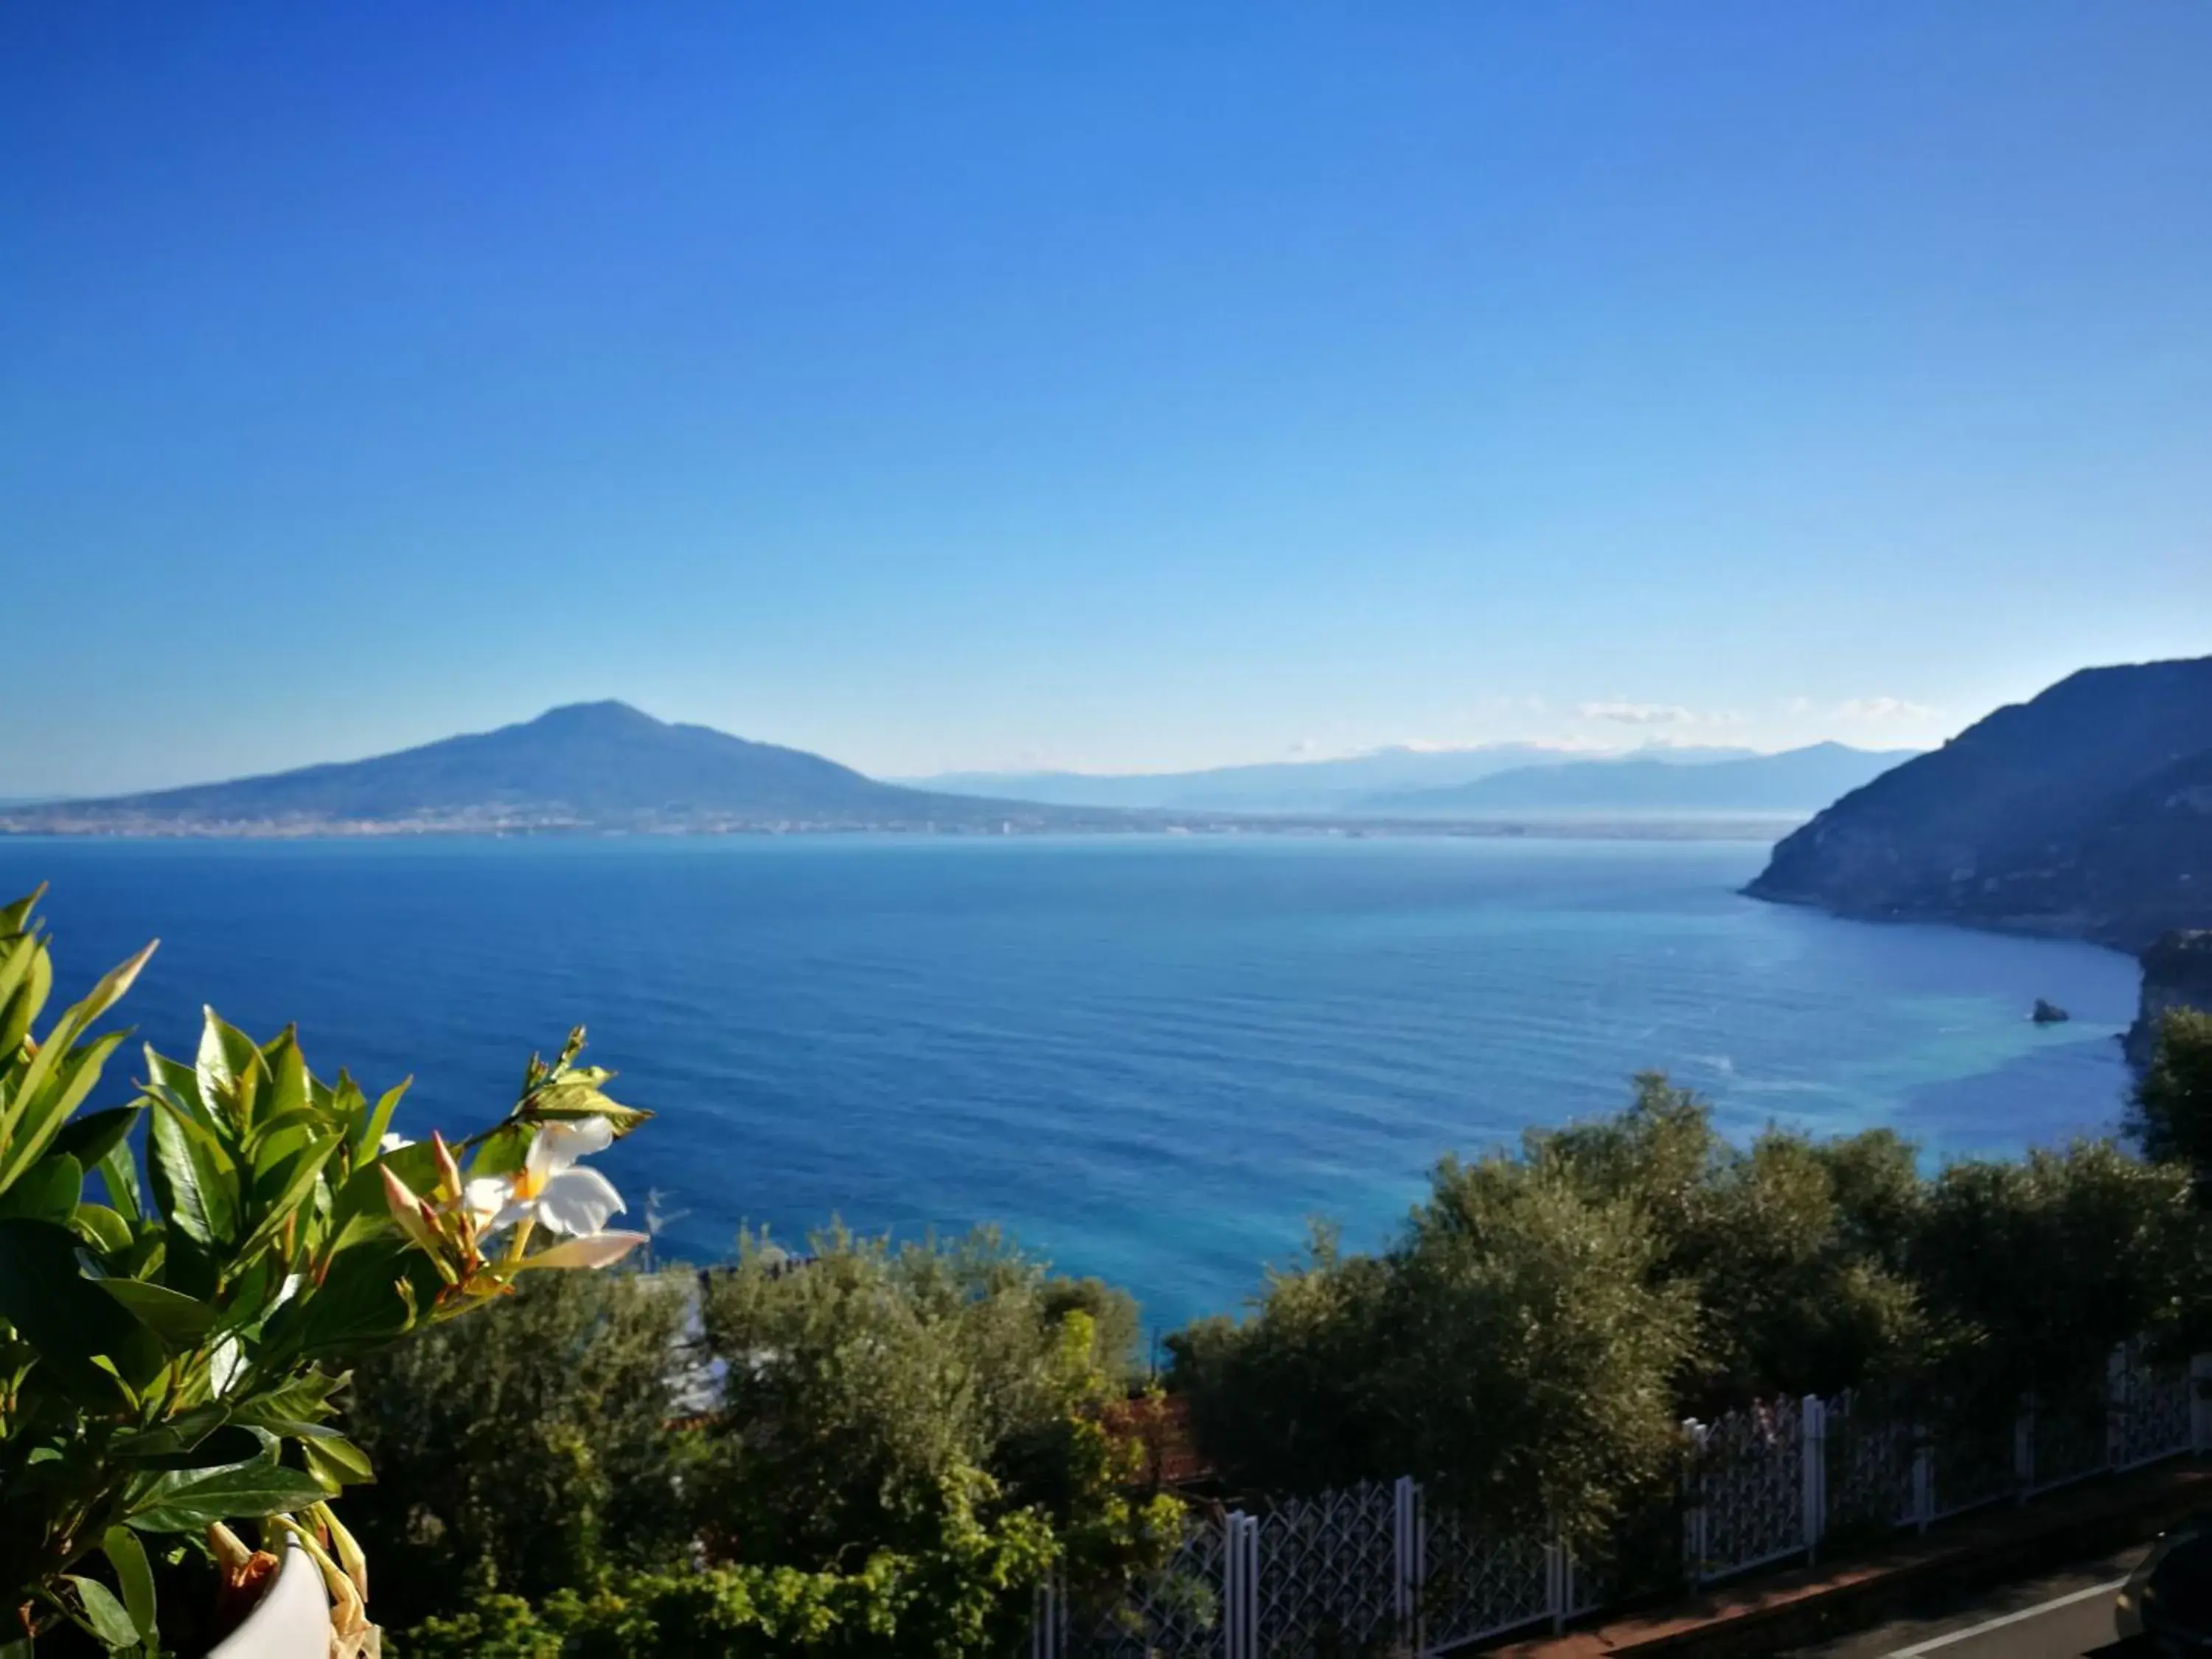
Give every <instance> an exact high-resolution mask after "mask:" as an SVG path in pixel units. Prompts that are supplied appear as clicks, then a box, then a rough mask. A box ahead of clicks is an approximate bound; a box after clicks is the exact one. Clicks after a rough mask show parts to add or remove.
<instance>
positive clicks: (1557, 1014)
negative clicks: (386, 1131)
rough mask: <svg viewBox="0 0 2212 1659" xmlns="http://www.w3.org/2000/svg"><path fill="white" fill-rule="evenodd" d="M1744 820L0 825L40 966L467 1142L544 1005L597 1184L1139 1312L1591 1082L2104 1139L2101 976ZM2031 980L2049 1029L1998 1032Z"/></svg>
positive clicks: (1791, 1118)
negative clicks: (583, 1031) (1036, 1255)
mask: <svg viewBox="0 0 2212 1659" xmlns="http://www.w3.org/2000/svg"><path fill="white" fill-rule="evenodd" d="M1763 858H1764V849H1763V848H1759V847H1755V846H1750V845H1746V844H1742V843H1725V844H1723V843H1711V844H1701V843H1692V844H1657V843H1633V842H1534V841H1528V842H1519V841H1474V840H1464V841H1463V840H1449V839H1443V838H1438V839H1433V840H1368V841H1338V840H1308V839H1291V838H1276V837H1267V838H1253V839H1244V840H1214V839H1206V840H1199V839H1171V838H1100V839H1085V840H1060V839H1047V838H1038V839H1023V838H1013V839H1006V840H995V839H994V840H957V839H944V840H930V839H919V838H904V837H882V838H873V837H848V838H822V839H812V838H808V839H796V838H795V839H790V840H782V841H770V840H753V839H728V840H673V839H671V840H623V841H537V842H529V841H509V842H495V841H412V842H357V841H356V842H91V841H29V840H17V841H0V892H7V893H13V892H15V891H16V890H21V889H24V888H27V887H28V886H29V885H30V884H33V883H34V882H36V881H38V880H41V879H46V880H51V881H52V884H53V892H52V896H51V897H50V899H49V901H48V904H47V914H48V915H49V917H50V919H51V921H52V924H53V926H54V928H55V932H56V934H57V938H58V944H59V945H60V948H61V951H62V962H63V967H64V977H65V984H64V988H65V989H76V988H81V987H82V985H83V984H84V983H86V982H88V981H89V980H90V978H91V977H92V976H93V975H94V973H96V972H97V971H98V970H99V969H103V968H105V967H106V966H107V965H108V964H109V963H112V961H114V960H115V959H117V958H118V957H122V956H123V955H125V953H127V952H128V951H130V950H131V949H132V948H134V947H135V946H136V945H138V944H139V943H141V942H143V939H145V938H146V937H147V936H149V935H150V934H159V935H160V936H161V938H162V939H163V941H164V942H163V945H162V949H161V954H160V955H159V957H157V958H156V960H155V964H154V966H153V967H152V968H151V969H149V973H148V975H146V977H145V978H144V979H143V981H141V983H140V987H139V988H138V989H137V991H135V992H134V993H133V994H132V997H131V1005H130V1006H131V1012H132V1014H133V1017H134V1018H135V1019H136V1020H137V1023H138V1024H139V1026H140V1028H141V1030H143V1032H144V1034H145V1035H147V1036H149V1037H151V1038H152V1039H153V1040H155V1042H157V1043H158V1044H161V1045H162V1046H165V1047H167V1046H178V1047H183V1046H186V1045H188V1044H189V1042H191V1035H192V1031H193V1029H194V1024H195V1020H196V1012H197V1005H198V1003H199V1002H200V1001H201V1000H208V1001H211V1002H213V1003H214V1004H215V1005H216V1006H217V1007H218V1008H219V1009H220V1010H221V1011H222V1012H223V1013H224V1014H225V1015H226V1016H227V1017H228V1018H231V1019H233V1020H234V1021H235V1022H237V1023H239V1024H243V1025H245V1026H246V1027H247V1028H248V1029H249V1030H253V1031H254V1032H255V1033H256V1034H257V1035H266V1034H267V1033H268V1032H269V1031H270V1030H273V1029H274V1028H275V1027H276V1025H278V1024H282V1023H283V1022H284V1021H286V1020H288V1019H295V1020H297V1021H298V1022H299V1024H300V1026H301V1035H302V1038H303V1040H304V1041H305V1042H306V1043H307V1052H308V1056H309V1059H310V1060H311V1062H312V1063H313V1064H314V1065H315V1066H317V1068H318V1069H319V1070H324V1071H335V1070H336V1069H337V1066H340V1065H342V1064H343V1065H345V1066H349V1067H351V1068H352V1069H353V1071H354V1072H355V1073H356V1075H357V1076H360V1077H362V1079H364V1081H366V1082H369V1083H372V1084H375V1085H382V1084H385V1083H387V1082H389V1081H392V1080H395V1079H397V1078H398V1076H400V1075H401V1074H403V1073H408V1072H410V1071H411V1072H413V1073H416V1076H417V1078H418V1079H419V1081H418V1084H417V1086H416V1092H415V1093H414V1094H413V1095H411V1096H410V1100H409V1104H408V1106H407V1107H406V1108H404V1119H403V1122H404V1127H409V1128H410V1129H411V1130H414V1131H416V1132H425V1131H427V1130H428V1127H430V1125H431V1124H433V1123H440V1124H464V1125H465V1124H470V1123H473V1122H476V1121H480V1120H481V1118H482V1117H483V1115H486V1114H491V1113H495V1112H496V1111H498V1110H499V1109H501V1108H502V1107H503V1106H504V1104H505V1103H506V1102H507V1100H508V1099H509V1098H511V1097H512V1092H513V1086H514V1083H515V1080H516V1078H517V1076H518V1075H519V1073H520V1067H521V1062H522V1060H523V1058H524V1057H525V1055H526V1054H527V1053H528V1052H529V1051H530V1049H532V1048H534V1047H537V1048H550V1047H551V1046H554V1045H556V1044H557V1043H558V1042H559V1041H560V1038H561V1036H562V1032H563V1031H564V1030H566V1029H567V1027H568V1024H571V1023H573V1022H575V1021H583V1022H586V1023H587V1024H589V1025H590V1026H591V1028H592V1053H593V1054H594V1056H595V1057H597V1058H598V1059H599V1060H601V1061H602V1062H603V1063H605V1064H607V1065H611V1066H617V1067H619V1068H620V1069H621V1070H622V1072H623V1080H622V1085H621V1086H620V1087H619V1088H618V1089H617V1094H618V1095H620V1096H621V1097H623V1098H625V1099H629V1100H632V1101H634V1102H635V1103H637V1104H640V1105H645V1106H650V1107H652V1108H653V1109H655V1110H657V1111H659V1113H660V1114H661V1117H660V1119H659V1121H657V1122H656V1123H654V1124H653V1125H652V1126H651V1127H650V1128H649V1129H648V1130H647V1132H646V1133H642V1134H641V1135H639V1136H637V1137H635V1139H632V1140H631V1141H629V1142H627V1143H625V1144H624V1145H623V1146H620V1147H617V1149H615V1151H614V1152H613V1153H611V1154H610V1156H609V1159H608V1164H609V1167H610V1170H611V1173H612V1174H613V1175H614V1176H615V1177H616V1179H617V1182H618V1183H619V1184H620V1185H621V1186H622V1187H623V1190H624V1192H625V1193H626V1194H628V1195H629V1196H630V1197H631V1198H632V1199H633V1200H638V1201H641V1200H642V1199H643V1196H644V1194H645V1191H646V1189H647V1188H649V1187H652V1188H660V1189H661V1190H662V1191H663V1192H664V1193H665V1195H666V1196H665V1205H666V1206H667V1207H669V1208H671V1209H680V1210H685V1211H688V1212H689V1213H688V1214H687V1215H685V1216H684V1218H682V1219H681V1220H680V1221H678V1222H677V1223H676V1224H675V1225H674V1227H673V1228H672V1229H671V1237H670V1242H671V1246H672V1247H673V1248H674V1249H678V1250H679V1251H682V1252H685V1253H689V1254H690V1255H694V1256H697V1257H705V1256H711V1255H719V1254H720V1253H722V1252H723V1251H724V1250H726V1248H727V1246H728V1243H729V1240H730V1237H731V1235H732V1231H733V1229H734V1228H735V1227H736V1226H737V1225H738V1222H739V1221H740V1219H741V1218H750V1219H751V1220H753V1221H756V1222H762V1221H765V1222H768V1223H769V1224H771V1225H773V1226H774V1227H775V1229H776V1230H777V1231H778V1232H779V1233H783V1234H791V1235H796V1234H798V1233H799V1232H802V1231H804V1230H805V1228H806V1227H807V1226H809V1225H813V1224H816V1223H818V1222H820V1221H822V1220H823V1219H824V1218H827V1217H829V1215H830V1214H832V1213H833V1212H835V1213H838V1214H842V1216H843V1217H844V1218H845V1219H847V1220H848V1221H849V1222H851V1223H853V1224H854V1225H858V1226H862V1227H866V1228H871V1229H873V1228H881V1227H894V1228H896V1229H898V1230H901V1231H919V1230H921V1229H923V1228H927V1227H931V1226H935V1227H939V1228H952V1227H959V1226H963V1225H967V1224H968V1223H969V1222H972V1221H975V1220H982V1219H992V1220H997V1221H1000V1222H1002V1223H1004V1224H1006V1225H1007V1226H1008V1227H1009V1228H1010V1229H1011V1230H1012V1231H1013V1232H1014V1233H1015V1234H1016V1235H1017V1236H1018V1237H1020V1238H1021V1239H1022V1240H1023V1241H1024V1242H1025V1243H1030V1244H1032V1245H1034V1246H1036V1247H1037V1248H1039V1249H1042V1250H1043V1251H1045V1252H1047V1253H1048V1254H1049V1255H1052V1256H1053V1257H1054V1259H1055V1260H1056V1261H1059V1262H1060V1264H1061V1265H1063V1266H1065V1267H1069V1268H1072V1269H1075V1270H1079V1271H1083V1272H1091V1273H1102V1274H1104V1275H1107V1276H1109V1277H1110V1278H1113V1279H1118V1280H1120V1281H1121V1282H1123V1283H1125V1284H1127V1285H1130V1286H1132V1287H1133V1289H1135V1290H1136V1291H1138V1292H1139V1295H1140V1296H1142V1297H1143V1298H1144V1300H1145V1302H1146V1308H1147V1310H1148V1314H1149V1315H1150V1316H1151V1319H1152V1322H1154V1323H1155V1324H1156V1325H1158V1324H1165V1325H1172V1324H1175V1323H1177V1322H1181V1321H1182V1320H1183V1319H1185V1318H1187V1317H1188V1316H1191V1315H1192V1314H1194V1313H1197V1312H1203V1311H1208V1310H1218V1309H1226V1308H1230V1307H1232V1306H1234V1305H1235V1304H1236V1303H1237V1300H1238V1298H1240V1297H1242V1296H1243V1295H1244V1294H1246V1293H1247V1292H1248V1291H1249V1290H1250V1289H1251V1288H1252V1287H1253V1286H1254V1285H1255V1283H1256V1281H1257V1279H1258V1274H1259V1268H1260V1265H1261V1262H1263V1261H1269V1260H1278V1261H1279V1260H1282V1259H1285V1258H1286V1257H1287V1256H1289V1255H1291V1253H1292V1252H1293V1251H1295V1249H1297V1245H1298V1243H1299V1241H1300V1239H1301V1237H1302V1236H1303V1233H1304V1224H1305V1219H1306V1218H1308V1217H1310V1216H1315V1215H1322V1216H1328V1217H1330V1218H1335V1219H1337V1220H1339V1221H1340V1222H1342V1223H1343V1224H1344V1225H1345V1226H1346V1234H1347V1237H1348V1238H1349V1239H1350V1240H1351V1241H1352V1242H1353V1243H1370V1242H1372V1241H1374V1240H1376V1239H1377V1238H1379V1237H1382V1236H1383V1233H1384V1232H1385V1231H1387V1229H1388V1228H1389V1225H1390V1224H1391V1223H1392V1222H1393V1221H1394V1220H1395V1218H1397V1217H1398V1216H1400V1215H1401V1214H1402V1213H1403V1212H1404V1210H1405V1208H1406V1206H1407V1204H1408V1203H1410V1202H1411V1201H1412V1200H1413V1198H1414V1197H1415V1196H1416V1195H1417V1194H1418V1193H1419V1189H1420V1185H1421V1180H1422V1173H1423V1171H1424V1170H1425V1168H1426V1167H1427V1166H1428V1165H1429V1164H1431V1163H1432V1162H1433V1161H1434V1159H1435V1158H1437V1155H1438V1154H1440V1153H1442V1152H1444V1151H1446V1150H1449V1149H1458V1150H1461V1151H1462V1152H1472V1151H1475V1150H1479V1149H1480V1148H1481V1147H1483V1146H1486V1145H1489V1144H1492V1143H1493V1142H1495V1141H1498V1140H1500V1139H1509V1138H1510V1137H1512V1136H1514V1135H1516V1134H1517V1133H1518V1132H1519V1130H1520V1129H1521V1127H1522V1126H1523V1125H1525V1124H1528V1123H1532V1122H1557V1121H1561V1120H1563V1119H1566V1118H1569V1117H1573V1116H1577V1115H1586V1114H1589V1113H1593V1112H1597V1111H1602V1110H1606V1109H1610V1108H1612V1107H1613V1106H1616V1105H1618V1104H1619V1103H1620V1102H1621V1101H1622V1100H1623V1099H1624V1098H1625V1097H1626V1090H1627V1079H1628V1077H1629V1075H1630V1073H1633V1072H1635V1071H1638V1070H1639V1069H1643V1068H1645V1067H1656V1068H1660V1069H1663V1070H1666V1071H1668V1072H1670V1073H1673V1074H1674V1077H1675V1078H1676V1079H1678V1080H1680V1081H1682V1082H1686V1083H1689V1084H1692V1085H1695V1086H1696V1087H1698V1088H1699V1089H1700V1090H1702V1091H1705V1092H1706V1093H1707V1094H1708V1095H1709V1096H1710V1097H1711V1098H1712V1100H1713V1101H1714V1103H1715V1104H1716V1106H1717V1109H1718V1111H1719V1114H1720V1116H1721V1118H1722V1121H1723V1122H1724V1123H1725V1124H1726V1125H1727V1126H1728V1127H1729V1128H1730V1129H1731V1131H1733V1132H1737V1133H1747V1132H1749V1131H1751V1130H1753V1129H1755V1128H1756V1127H1758V1126H1759V1125H1760V1124H1762V1123H1764V1122H1766V1121H1769V1120H1778V1121H1784V1122H1788V1123H1793V1124H1798V1125H1802V1126H1804V1127H1809V1128H1813V1129H1815V1130H1849V1129H1854V1128H1857V1127H1863V1126H1865V1125H1869V1124H1874V1123H1887V1124H1893V1125H1894V1126H1895V1127H1898V1128H1899V1129H1900V1130H1902V1131H1904V1132H1905V1133H1907V1134H1910V1135H1912V1136H1914V1137H1916V1138H1917V1139H1920V1140H1921V1141H1922V1142H1923V1145H1924V1146H1926V1147H1927V1148H1928V1149H1929V1156H1930V1157H1931V1158H1941V1157H1945V1156H1952V1155H1958V1154H1963V1153H1970V1152H2013V1151H2017V1150H2018V1149H2020V1148H2021V1146H2026V1145H2028V1144H2032V1143H2049V1142H2053V1141H2058V1140H2063V1139H2065V1138H2066V1137H2068V1136H2069V1135H2071V1134H2074V1133H2097V1132H2100V1131H2103V1130H2106V1129H2108V1128H2109V1127H2111V1125H2112V1121H2113V1120H2114V1119H2115V1117H2116V1115H2117V1114H2118V1108H2119V1103H2120V1097H2121V1092H2122V1091H2123V1089H2124V1083H2125V1079H2124V1072H2123V1069H2122V1066H2121V1065H2120V1061H2119V1058H2118V1047H2117V1044H2116V1043H2115V1042H2113V1037H2114V1036H2115V1035H2116V1034H2117V1033H2118V1031H2119V1030H2120V1029H2121V1028H2122V1026H2123V1025H2124V1024H2125V1022H2126V1020H2127V1019H2128V1018H2129V1017H2130V1013H2131V1012H2132V1008H2133V1003H2134V998H2135V991H2136V974H2135V967H2134V964H2133V963H2131V962H2130V961H2129V960H2127V959H2126V958H2124V957H2119V956H2117V955H2114V954H2112V953H2110V952H2107V951H2099V950H2095V949H2093V948H2090V947H2087V946H2084V945H2068V944H2061V943H2052V942H2048V941H2036V940H2024V939H2006V938H1999V937H1995V936H1990V935H1986V934H1978V933H1966V932H1961V931H1957V930H1953V929H1948V928H1937V927H1880V926H1871V925H1867V924H1862V923H1855V922H1844V921H1834V920H1832V919H1830V918H1827V917H1824V916H1820V915H1814V914H1811V913H1809V912H1805V911H1800V910H1792V909H1785V908H1777V907H1774V906H1770V905H1764V904H1759V903H1754V902H1752V901H1749V900H1747V899H1744V898H1741V897H1739V896H1737V895H1736V894H1735V888H1736V887H1738V886H1739V885H1741V884H1742V883H1743V882H1744V881H1745V880H1747V878H1749V877H1750V876H1751V875H1752V874H1753V872H1755V871H1756V869H1757V868H1758V867H1759V864H1760V863H1761V862H1762V861H1763ZM2038 996H2045V997H2049V998H2051V1000H2054V1001H2057V1002H2058V1003H2061V1004H2062V1005H2063V1006H2067V1007H2068V1008H2069V1009H2070V1010H2071V1011H2072V1012H2074V1014H2075V1019H2074V1021H2073V1023H2072V1024H2067V1025H2062V1026H2055V1027H2048V1028H2043V1029H2038V1028H2036V1027H2034V1026H2033V1025H2031V1024H2029V1023H2028V1022H2027V1018H2026V1014H2027V1009H2028V1007H2029V1006H2030V1004H2031V1002H2032V1001H2033V999H2034V998H2036V997H2038Z"/></svg>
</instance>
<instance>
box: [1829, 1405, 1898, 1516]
mask: <svg viewBox="0 0 2212 1659" xmlns="http://www.w3.org/2000/svg"><path fill="white" fill-rule="evenodd" d="M1917 1443H1918V1439H1917V1435H1916V1433H1915V1431H1914V1428H1913V1425H1912V1423H1911V1421H1910V1420H1909V1419H1906V1418H1905V1417H1903V1416H1902V1415H1900V1414H1898V1413H1894V1412H1892V1411H1887V1410H1885V1409H1884V1408H1883V1407H1882V1406H1881V1402H1879V1401H1875V1400H1870V1399H1868V1398H1866V1397H1863V1396H1855V1395H1844V1396H1842V1397H1841V1398H1840V1399H1838V1400H1836V1401H1832V1402H1831V1404H1830V1405H1829V1407H1828V1413H1827V1446H1826V1455H1827V1460H1828V1462H1827V1469H1828V1511H1827V1526H1828V1529H1829V1530H1830V1531H1831V1532H1832V1531H1835V1530H1837V1529H1838V1528H1863V1527H1907V1526H1911V1524H1912V1523H1913V1522H1915V1521H1916V1520H1917V1519H1918V1516H1917V1512H1916V1510H1915V1508H1914V1503H1913V1495H1912V1459H1913V1454H1914V1451H1915V1449H1916V1448H1917Z"/></svg>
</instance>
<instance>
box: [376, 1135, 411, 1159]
mask: <svg viewBox="0 0 2212 1659" xmlns="http://www.w3.org/2000/svg"><path fill="white" fill-rule="evenodd" d="M414 1144H415V1143H414V1142H413V1141H411V1140H410V1139H407V1137H406V1136H405V1135H403V1134H401V1133H398V1131H397V1130H395V1131H393V1132H392V1133H390V1134H388V1135H386V1136H385V1138H384V1139H381V1140H380V1141H378V1142H377V1143H376V1150H377V1152H378V1154H379V1155H380V1156H385V1155H389V1154H391V1153H392V1152H398V1150H399V1149H400V1148H401V1147H403V1146H413V1145H414Z"/></svg>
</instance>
